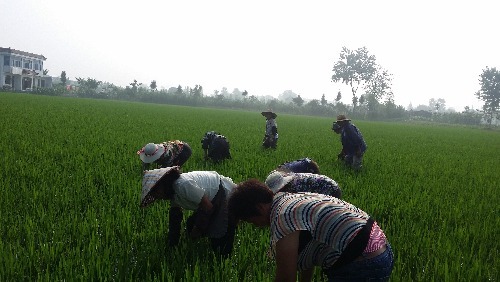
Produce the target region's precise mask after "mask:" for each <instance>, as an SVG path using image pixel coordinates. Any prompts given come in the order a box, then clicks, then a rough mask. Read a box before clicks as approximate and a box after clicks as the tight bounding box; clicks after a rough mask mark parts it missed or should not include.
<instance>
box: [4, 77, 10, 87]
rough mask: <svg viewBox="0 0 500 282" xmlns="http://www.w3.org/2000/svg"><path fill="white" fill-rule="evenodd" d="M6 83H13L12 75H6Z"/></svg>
mask: <svg viewBox="0 0 500 282" xmlns="http://www.w3.org/2000/svg"><path fill="white" fill-rule="evenodd" d="M4 84H8V85H12V76H10V75H6V76H5V83H4Z"/></svg>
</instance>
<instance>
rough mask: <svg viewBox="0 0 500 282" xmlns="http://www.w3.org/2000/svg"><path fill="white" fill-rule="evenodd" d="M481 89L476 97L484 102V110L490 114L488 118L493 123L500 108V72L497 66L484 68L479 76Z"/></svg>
mask: <svg viewBox="0 0 500 282" xmlns="http://www.w3.org/2000/svg"><path fill="white" fill-rule="evenodd" d="M479 83H480V85H481V89H479V91H477V92H476V97H477V98H478V99H479V100H482V101H483V102H484V105H483V111H484V113H485V114H486V115H488V117H487V120H488V122H489V124H490V125H491V122H492V120H493V117H496V115H497V112H498V110H499V109H500V72H499V71H498V70H497V69H496V68H489V67H486V69H483V73H481V75H480V76H479Z"/></svg>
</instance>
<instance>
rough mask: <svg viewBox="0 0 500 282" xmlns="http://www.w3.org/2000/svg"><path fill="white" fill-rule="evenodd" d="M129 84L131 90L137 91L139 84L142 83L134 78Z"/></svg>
mask: <svg viewBox="0 0 500 282" xmlns="http://www.w3.org/2000/svg"><path fill="white" fill-rule="evenodd" d="M129 85H130V86H132V91H133V92H137V89H138V88H139V86H141V85H142V83H139V82H137V80H135V79H134V82H132V83H129Z"/></svg>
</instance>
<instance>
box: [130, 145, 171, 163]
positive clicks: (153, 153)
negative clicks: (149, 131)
mask: <svg viewBox="0 0 500 282" xmlns="http://www.w3.org/2000/svg"><path fill="white" fill-rule="evenodd" d="M163 153H165V146H163V145H162V144H154V143H149V144H147V145H146V146H144V147H143V148H142V149H140V150H139V151H137V154H138V155H139V157H140V158H141V160H142V162H144V163H147V164H149V163H152V162H154V161H156V160H157V159H159V158H160V157H161V156H162V155H163Z"/></svg>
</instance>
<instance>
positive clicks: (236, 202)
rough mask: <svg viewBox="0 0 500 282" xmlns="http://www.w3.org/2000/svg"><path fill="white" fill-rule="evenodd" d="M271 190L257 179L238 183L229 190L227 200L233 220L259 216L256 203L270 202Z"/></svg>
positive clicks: (271, 197)
mask: <svg viewBox="0 0 500 282" xmlns="http://www.w3.org/2000/svg"><path fill="white" fill-rule="evenodd" d="M272 201H273V192H272V191H271V189H269V187H267V186H266V185H265V184H264V183H262V182H260V181H259V180H258V179H249V180H247V181H244V182H241V183H239V184H238V185H237V186H236V188H234V189H233V191H232V192H231V196H230V197H229V202H228V210H229V214H231V216H232V217H233V218H234V219H235V220H240V219H241V220H247V219H248V218H250V217H253V216H259V215H260V212H259V211H258V210H257V205H258V204H267V203H272Z"/></svg>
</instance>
